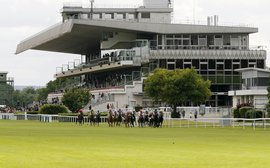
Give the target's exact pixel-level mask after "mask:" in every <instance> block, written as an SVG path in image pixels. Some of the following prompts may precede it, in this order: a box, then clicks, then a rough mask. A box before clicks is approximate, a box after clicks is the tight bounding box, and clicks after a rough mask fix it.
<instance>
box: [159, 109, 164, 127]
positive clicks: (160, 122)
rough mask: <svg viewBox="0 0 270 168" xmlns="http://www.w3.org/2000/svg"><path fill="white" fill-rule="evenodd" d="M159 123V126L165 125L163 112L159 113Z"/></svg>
mask: <svg viewBox="0 0 270 168" xmlns="http://www.w3.org/2000/svg"><path fill="white" fill-rule="evenodd" d="M158 121H159V126H160V127H162V124H163V112H162V111H160V112H159V116H158Z"/></svg>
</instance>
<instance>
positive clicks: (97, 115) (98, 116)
mask: <svg viewBox="0 0 270 168" xmlns="http://www.w3.org/2000/svg"><path fill="white" fill-rule="evenodd" d="M96 123H97V125H98V126H99V123H100V112H99V111H97V114H96Z"/></svg>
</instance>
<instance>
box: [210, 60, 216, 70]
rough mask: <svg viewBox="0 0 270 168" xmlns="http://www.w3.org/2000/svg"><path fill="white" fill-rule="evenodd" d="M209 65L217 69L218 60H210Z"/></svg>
mask: <svg viewBox="0 0 270 168" xmlns="http://www.w3.org/2000/svg"><path fill="white" fill-rule="evenodd" d="M208 67H209V69H216V60H209V61H208Z"/></svg>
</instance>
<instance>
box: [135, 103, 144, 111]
mask: <svg viewBox="0 0 270 168" xmlns="http://www.w3.org/2000/svg"><path fill="white" fill-rule="evenodd" d="M134 109H135V111H136V112H139V111H140V110H142V109H143V107H142V106H141V105H139V104H137V105H136V106H135V107H134Z"/></svg>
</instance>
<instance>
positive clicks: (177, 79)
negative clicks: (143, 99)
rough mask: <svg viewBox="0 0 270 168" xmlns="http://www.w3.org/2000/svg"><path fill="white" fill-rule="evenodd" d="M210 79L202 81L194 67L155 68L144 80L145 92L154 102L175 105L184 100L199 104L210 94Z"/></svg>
mask: <svg viewBox="0 0 270 168" xmlns="http://www.w3.org/2000/svg"><path fill="white" fill-rule="evenodd" d="M210 85H211V83H210V81H204V80H203V78H202V77H201V76H200V75H199V74H197V72H196V71H195V69H193V68H192V69H178V70H175V71H169V70H165V69H157V70H155V71H154V73H153V75H152V76H150V77H148V78H147V79H146V80H145V92H146V94H147V95H148V96H149V97H151V98H152V99H153V100H154V101H155V102H158V101H161V102H165V103H167V104H170V105H172V106H173V107H174V108H173V109H174V112H173V113H176V107H177V106H178V105H180V104H183V103H185V102H188V101H189V102H192V103H194V104H200V103H203V102H205V101H206V100H207V99H208V98H209V97H210V96H211V91H210Z"/></svg>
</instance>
